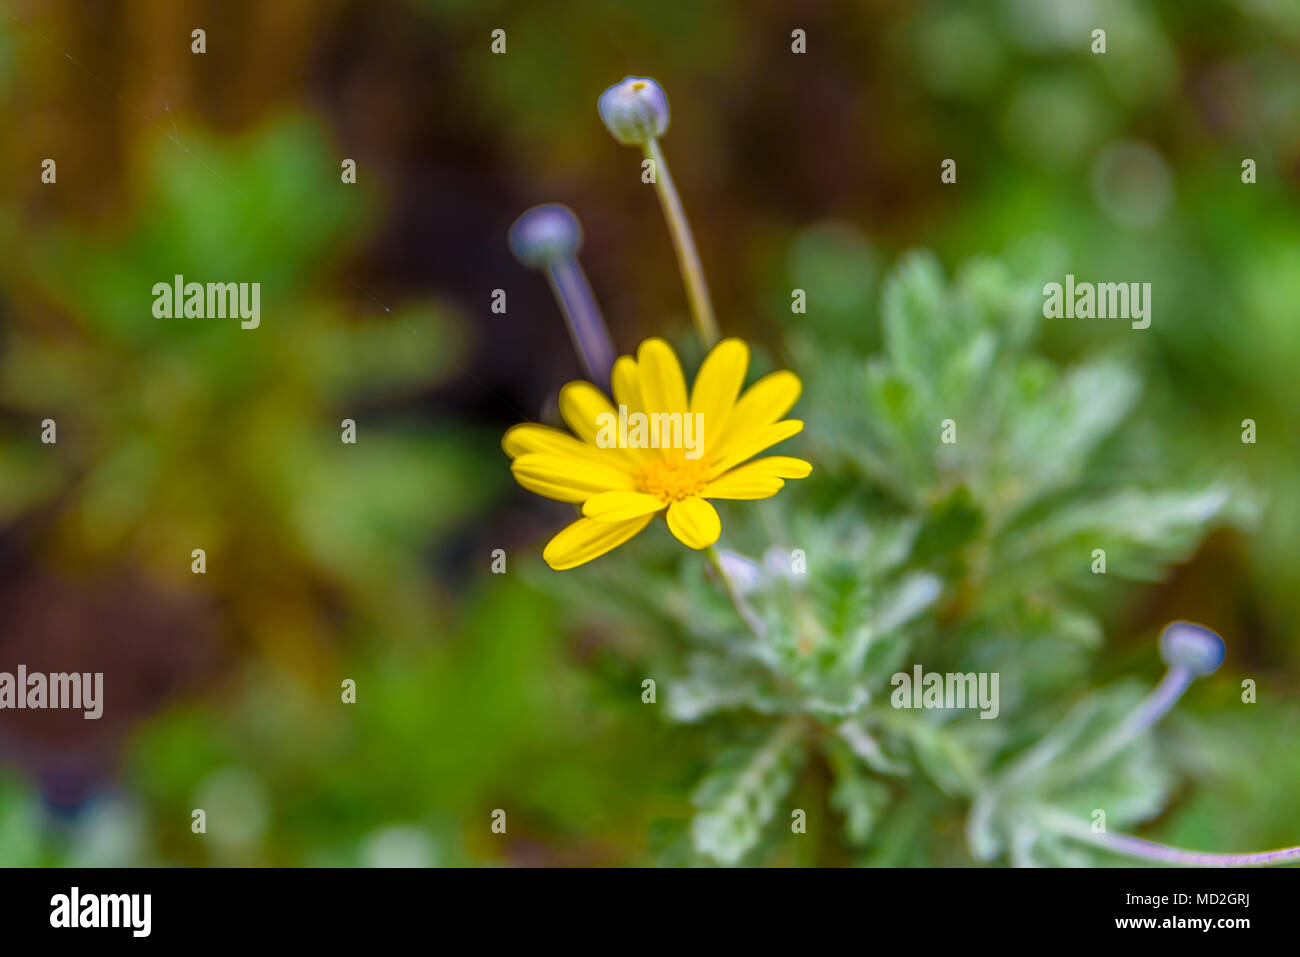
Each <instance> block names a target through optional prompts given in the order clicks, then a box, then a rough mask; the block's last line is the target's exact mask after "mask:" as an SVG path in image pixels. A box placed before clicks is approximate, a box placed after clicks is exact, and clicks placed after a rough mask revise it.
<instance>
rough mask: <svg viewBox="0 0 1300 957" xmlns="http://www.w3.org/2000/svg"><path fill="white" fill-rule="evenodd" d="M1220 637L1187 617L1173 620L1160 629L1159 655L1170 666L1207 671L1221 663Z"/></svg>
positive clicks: (1195, 673)
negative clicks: (1194, 623)
mask: <svg viewBox="0 0 1300 957" xmlns="http://www.w3.org/2000/svg"><path fill="white" fill-rule="evenodd" d="M1223 655H1224V644H1223V639H1222V638H1220V637H1219V636H1218V635H1217V634H1215V633H1214V632H1212V631H1210V629H1208V628H1203V627H1202V626H1200V625H1193V624H1192V623H1191V622H1190V621H1176V622H1174V623H1173V624H1171V625H1168V626H1166V627H1165V630H1164V631H1162V632H1161V633H1160V657H1161V658H1163V659H1164V660H1165V664H1167V665H1169V667H1171V668H1186V669H1187V670H1188V671H1190V672H1191V673H1192V674H1193V675H1196V676H1198V677H1199V676H1202V675H1208V674H1211V673H1212V672H1214V671H1215V670H1217V669H1218V667H1219V665H1221V664H1223Z"/></svg>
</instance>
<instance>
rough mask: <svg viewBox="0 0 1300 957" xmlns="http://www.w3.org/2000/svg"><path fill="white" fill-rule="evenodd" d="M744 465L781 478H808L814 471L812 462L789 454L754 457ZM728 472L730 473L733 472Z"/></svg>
mask: <svg viewBox="0 0 1300 957" xmlns="http://www.w3.org/2000/svg"><path fill="white" fill-rule="evenodd" d="M743 467H744V468H746V469H754V470H756V471H761V472H766V473H767V474H768V475H772V476H775V477H776V478H781V479H801V478H807V477H808V476H809V474H811V473H812V463H811V462H805V461H804V460H803V459H796V458H793V457H791V456H789V455H769V456H766V457H765V458H761V459H754V461H752V462H750V463H749V464H748V465H746V466H743ZM732 471H733V472H735V471H739V469H733V470H732ZM727 474H729V475H730V474H731V473H730V472H729V473H727Z"/></svg>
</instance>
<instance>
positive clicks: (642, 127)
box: [596, 76, 668, 146]
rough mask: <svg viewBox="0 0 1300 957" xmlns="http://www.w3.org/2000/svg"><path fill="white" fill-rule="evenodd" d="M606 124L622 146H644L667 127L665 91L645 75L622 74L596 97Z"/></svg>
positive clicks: (661, 134) (662, 133)
mask: <svg viewBox="0 0 1300 957" xmlns="http://www.w3.org/2000/svg"><path fill="white" fill-rule="evenodd" d="M596 109H597V110H599V111H600V118H601V120H603V121H604V123H605V126H606V128H607V129H608V130H609V131H610V133H612V134H613V135H614V139H616V140H618V141H619V142H620V143H622V144H624V145H625V146H644V145H645V144H646V143H648V142H650V141H651V140H655V139H658V138H659V137H661V136H663V135H664V132H665V131H666V130H667V129H668V95H667V94H666V93H664V91H663V87H661V86H660V85H659V84H658V83H656V82H655V81H654V80H652V79H650V78H649V77H648V76H626V77H624V78H623V81H622V82H621V83H615V84H614V85H613V86H611V87H610V88H609V89H607V90H606V91H605V92H604V93H602V94H600V99H599V100H597V101H596Z"/></svg>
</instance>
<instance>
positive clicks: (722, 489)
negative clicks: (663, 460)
mask: <svg viewBox="0 0 1300 957" xmlns="http://www.w3.org/2000/svg"><path fill="white" fill-rule="evenodd" d="M783 488H785V482H784V481H782V480H781V479H779V478H777V477H776V476H775V475H770V474H768V473H767V472H761V471H751V470H750V466H748V465H742V466H741V467H740V468H738V469H732V470H731V471H730V472H727V473H726V474H725V475H720V476H718V477H717V478H716V479H714V480H713V481H712V482H710V483H709V484H708V485H706V486H704V491H703V492H701V493H700V495H702V496H703V497H704V498H730V499H756V498H771V497H772V496H773V495H775V494H776V493H777V492H779V491H781V489H783Z"/></svg>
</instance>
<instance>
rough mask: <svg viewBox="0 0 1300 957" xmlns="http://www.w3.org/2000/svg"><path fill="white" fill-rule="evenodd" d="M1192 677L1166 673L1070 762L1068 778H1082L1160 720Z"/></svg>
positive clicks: (1184, 671) (1182, 670)
mask: <svg viewBox="0 0 1300 957" xmlns="http://www.w3.org/2000/svg"><path fill="white" fill-rule="evenodd" d="M1194 677H1195V676H1194V675H1193V674H1192V673H1191V672H1190V671H1189V670H1188V669H1186V668H1180V667H1177V666H1175V667H1172V668H1170V669H1169V670H1168V671H1166V672H1165V676H1164V677H1163V678H1161V679H1160V684H1158V685H1156V686H1155V688H1153V689H1152V691H1151V693H1150V694H1149V695H1147V696H1146V698H1144V699H1143V700H1142V702H1141V703H1140V704H1139V705H1138V706H1137V707H1136V708H1134V709H1133V710H1132V711H1130V712H1129V713H1128V714H1127V715H1125V717H1124V719H1123V720H1122V721H1120V723H1119V724H1117V725H1115V727H1114V728H1112V729H1111V730H1110V732H1109V733H1108V734H1107V735H1106V736H1105V737H1104V738H1102V739H1101V740H1100V741H1098V742H1097V743H1096V744H1095V745H1093V746H1092V747H1091V748H1089V749H1088V750H1087V751H1086V752H1084V754H1083V755H1082V756H1080V757H1079V758H1078V760H1076V761H1075V762H1074V764H1073V766H1072V767H1071V769H1070V770H1071V774H1072V775H1073V776H1074V777H1076V778H1079V777H1082V776H1083V775H1085V774H1087V773H1088V772H1089V771H1091V770H1093V769H1094V768H1096V767H1099V766H1100V765H1102V764H1105V763H1106V761H1107V760H1109V759H1110V758H1112V757H1114V756H1115V754H1116V753H1118V752H1119V751H1120V750H1122V749H1123V748H1124V747H1125V746H1126V745H1128V744H1130V743H1131V742H1132V741H1133V739H1134V738H1136V737H1137V736H1138V735H1139V734H1141V733H1142V732H1143V731H1145V730H1146V729H1147V728H1149V727H1151V726H1152V725H1154V724H1155V723H1156V722H1157V721H1159V720H1160V719H1161V718H1162V717H1164V716H1165V714H1167V713H1168V711H1169V709H1170V708H1172V707H1173V706H1174V705H1175V704H1176V703H1177V702H1178V699H1179V698H1181V697H1182V696H1183V692H1184V691H1186V690H1187V686H1188V685H1190V684H1191V683H1192V679H1193V678H1194Z"/></svg>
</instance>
